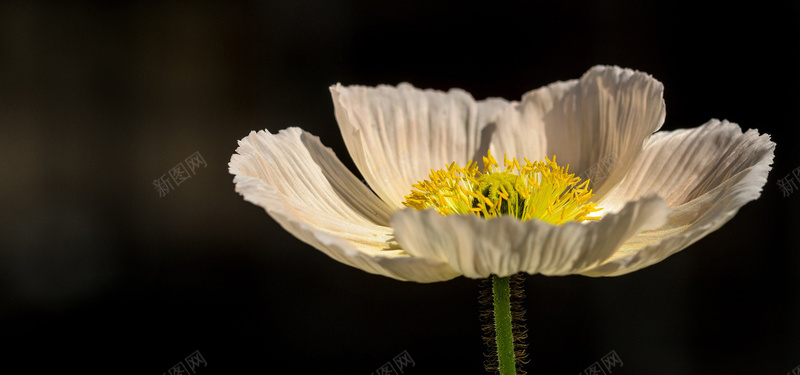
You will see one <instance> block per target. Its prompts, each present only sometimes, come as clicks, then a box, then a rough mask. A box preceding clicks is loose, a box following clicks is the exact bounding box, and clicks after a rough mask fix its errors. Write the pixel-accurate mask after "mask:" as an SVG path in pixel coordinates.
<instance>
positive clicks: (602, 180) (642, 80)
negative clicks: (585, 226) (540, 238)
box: [492, 66, 665, 201]
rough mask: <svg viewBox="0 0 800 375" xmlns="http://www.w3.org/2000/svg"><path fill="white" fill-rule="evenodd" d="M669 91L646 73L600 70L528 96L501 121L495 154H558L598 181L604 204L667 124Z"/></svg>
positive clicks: (578, 171)
mask: <svg viewBox="0 0 800 375" xmlns="http://www.w3.org/2000/svg"><path fill="white" fill-rule="evenodd" d="M663 90H664V89H663V86H662V84H661V83H660V82H658V81H657V80H655V79H654V78H653V77H651V76H650V75H647V74H645V73H641V72H637V71H633V70H630V69H622V68H619V67H606V66H596V67H594V68H592V69H591V70H589V71H588V72H587V73H586V74H584V75H583V77H581V78H580V80H570V81H566V82H556V83H553V84H551V85H549V86H546V87H543V88H540V89H537V90H534V91H531V92H528V93H527V94H525V95H524V96H523V97H522V101H521V102H520V103H518V104H516V105H517V112H518V113H517V114H516V115H514V114H513V113H507V112H506V113H504V116H503V117H502V118H501V120H500V121H498V129H497V132H496V134H495V140H494V141H493V143H492V147H493V148H492V151H493V152H494V153H495V154H497V155H502V154H503V153H512V154H513V156H515V157H517V158H522V157H527V158H529V159H532V158H537V159H541V158H542V157H544V156H548V157H552V156H553V155H555V156H556V157H557V159H558V162H559V164H562V165H566V164H569V166H570V171H572V172H573V173H575V174H576V175H578V176H580V177H583V178H586V177H588V178H590V179H592V189H593V190H594V195H595V197H594V199H593V200H595V201H599V200H600V199H601V198H602V197H603V196H605V195H606V194H607V193H608V192H609V191H610V190H611V188H612V187H613V186H615V185H616V184H617V183H619V181H620V180H622V178H623V177H624V176H625V173H626V172H627V170H628V168H629V167H630V165H631V164H632V163H633V161H634V160H635V159H636V157H637V156H638V155H639V153H640V152H641V150H642V146H643V144H644V142H645V141H646V140H647V139H648V137H649V136H650V135H651V134H652V133H653V132H655V131H657V130H658V129H659V128H660V127H661V125H662V124H663V123H664V116H665V107H664V99H663V98H662V97H663ZM538 134H544V139H543V138H542V137H541V136H537V135H538ZM511 156H512V155H509V158H511Z"/></svg>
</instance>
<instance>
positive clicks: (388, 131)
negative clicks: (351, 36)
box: [330, 83, 507, 209]
mask: <svg viewBox="0 0 800 375" xmlns="http://www.w3.org/2000/svg"><path fill="white" fill-rule="evenodd" d="M330 91H331V96H332V98H333V104H334V108H335V113H336V120H337V121H338V123H339V127H340V129H341V131H342V136H343V137H344V141H345V144H346V145H347V149H348V150H349V152H350V156H351V157H352V158H353V160H354V162H355V164H356V166H357V167H358V169H359V171H361V174H362V175H363V176H364V179H365V180H366V181H367V183H369V185H370V186H371V187H372V189H373V190H375V192H376V193H377V194H378V196H380V197H381V198H382V199H383V200H384V201H386V202H388V203H389V204H391V205H392V206H393V207H394V208H397V209H399V208H403V207H404V206H403V205H402V202H403V198H404V196H406V195H408V194H409V193H410V191H411V185H412V184H414V183H416V182H417V181H419V180H422V179H424V178H425V177H426V176H427V174H428V173H429V172H430V170H431V169H439V168H443V167H444V166H446V165H448V164H450V163H452V162H454V161H455V162H457V163H459V164H461V165H464V164H466V162H467V161H469V160H472V159H475V158H476V157H480V156H482V155H485V154H486V150H487V149H488V147H489V141H490V138H491V130H492V128H488V129H487V125H490V124H491V123H492V121H493V120H494V119H495V118H496V117H497V112H498V111H499V110H500V109H501V108H502V107H503V106H505V105H507V103H505V102H503V101H500V100H492V101H487V102H481V103H476V102H475V100H473V98H472V96H470V95H469V94H468V93H466V92H464V91H462V90H459V89H453V90H450V91H448V92H441V91H435V90H420V89H417V88H415V87H413V86H411V85H409V84H407V83H403V84H400V85H398V86H397V87H392V86H385V85H382V86H378V87H364V86H342V85H335V86H331V88H330ZM478 160H479V159H478Z"/></svg>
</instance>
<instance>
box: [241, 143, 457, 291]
mask: <svg viewBox="0 0 800 375" xmlns="http://www.w3.org/2000/svg"><path fill="white" fill-rule="evenodd" d="M236 152H237V154H234V155H233V157H232V158H231V162H230V164H229V167H230V172H231V174H234V175H235V177H234V183H235V184H236V191H237V192H239V193H240V194H241V195H242V196H243V197H244V199H245V200H247V201H248V202H251V203H254V204H256V205H258V206H261V207H263V208H264V209H265V210H266V211H267V213H269V215H270V216H272V217H273V218H274V219H275V221H277V222H278V223H279V224H280V225H281V226H282V227H283V228H284V229H286V230H287V231H289V232H290V233H292V234H293V235H295V236H296V237H297V238H299V239H301V240H302V241H304V242H306V243H308V244H310V245H311V246H314V247H315V248H317V249H319V250H320V251H322V252H324V253H325V254H327V255H328V256H330V257H331V258H333V259H336V260H338V261H340V262H342V263H345V264H347V265H350V266H353V267H356V268H360V269H362V270H364V271H367V272H370V273H374V274H379V275H384V276H389V277H393V278H396V279H400V280H412V281H418V282H432V281H443V280H449V279H452V278H454V277H456V276H458V273H456V272H455V271H453V270H452V269H450V267H448V266H447V265H446V264H445V263H443V262H438V263H437V262H432V261H430V260H429V259H423V258H414V257H411V256H410V255H408V254H407V253H405V252H404V251H402V250H398V249H396V246H394V247H393V248H392V244H393V241H392V229H391V228H389V227H388V226H386V225H387V223H388V219H389V214H390V212H391V209H390V208H389V207H388V206H387V205H386V204H385V203H384V202H382V201H381V200H380V199H379V198H378V197H376V196H375V195H374V194H373V193H372V192H371V191H370V190H369V188H367V187H366V186H365V185H364V184H363V183H361V182H360V181H359V180H358V179H357V178H356V177H355V176H354V175H353V174H352V173H351V172H350V171H348V170H347V168H346V167H345V166H344V165H343V164H342V163H341V162H340V161H339V159H337V158H336V155H334V154H333V152H332V151H331V150H330V149H329V148H327V147H325V146H323V145H322V143H321V142H320V141H319V138H317V137H315V136H313V135H311V134H309V133H306V132H304V131H302V130H300V129H298V128H289V129H286V130H282V131H280V132H279V133H278V134H276V135H273V134H270V133H269V132H266V131H261V132H258V133H256V132H251V133H250V135H249V136H248V137H246V138H244V139H242V140H241V141H240V142H239V148H238V149H237V150H236Z"/></svg>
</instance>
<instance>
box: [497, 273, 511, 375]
mask: <svg viewBox="0 0 800 375" xmlns="http://www.w3.org/2000/svg"><path fill="white" fill-rule="evenodd" d="M492 294H493V295H494V330H495V333H496V338H497V340H496V341H497V361H498V364H499V369H500V375H516V374H517V369H516V364H515V363H514V335H513V333H512V332H511V295H510V288H509V284H508V277H497V276H495V275H492Z"/></svg>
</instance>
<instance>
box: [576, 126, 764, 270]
mask: <svg viewBox="0 0 800 375" xmlns="http://www.w3.org/2000/svg"><path fill="white" fill-rule="evenodd" d="M774 149H775V143H773V142H771V141H770V140H769V136H768V135H761V136H759V134H758V131H757V130H752V129H751V130H748V131H747V132H746V133H744V134H743V133H742V131H741V129H740V128H739V127H738V126H737V125H735V124H731V123H728V122H720V121H717V120H712V121H709V122H708V123H706V124H705V125H703V126H701V127H698V128H695V129H681V130H676V131H673V132H659V133H657V134H656V135H654V136H653V137H652V138H651V139H650V141H649V142H648V144H647V146H646V147H645V149H644V152H643V153H642V155H641V157H640V158H639V159H638V160H637V161H636V163H635V164H634V165H633V166H632V168H631V170H630V172H629V174H628V176H626V177H625V179H624V180H623V181H622V183H621V184H620V185H619V187H618V189H616V190H615V191H614V192H612V195H610V196H609V197H608V199H607V200H605V201H603V205H605V206H608V207H613V206H615V205H619V204H620V202H624V201H626V200H630V199H636V197H638V196H642V195H645V194H653V193H655V194H658V195H659V196H662V197H665V200H666V202H667V204H668V205H670V207H673V212H672V214H671V215H670V218H669V223H668V224H667V225H666V226H664V227H663V228H659V229H658V230H654V231H649V232H645V233H641V234H639V235H637V236H635V237H634V238H632V239H631V240H630V241H629V242H627V243H625V244H624V245H623V246H622V247H621V248H620V250H619V251H618V252H617V253H616V254H614V256H612V258H610V259H609V261H607V262H606V263H604V264H603V265H601V266H599V267H597V268H596V269H594V270H590V271H587V272H585V274H586V275H589V276H616V275H622V274H626V273H629V272H633V271H636V270H638V269H641V268H644V267H647V266H649V265H652V264H655V263H658V262H660V261H662V260H663V259H665V258H667V257H668V256H670V255H672V254H674V253H676V252H678V251H680V250H682V249H684V248H686V247H687V246H689V245H691V244H692V243H694V242H695V241H697V240H699V239H700V238H702V237H704V236H706V235H707V234H709V233H711V232H713V231H715V230H717V229H718V228H719V227H721V226H722V225H723V224H725V223H726V222H727V221H728V220H730V219H731V218H733V216H734V215H736V212H737V211H738V210H739V208H740V207H742V206H743V205H744V204H745V203H747V202H750V201H752V200H755V199H757V198H758V197H759V196H760V195H761V189H762V187H763V186H764V184H765V183H766V181H767V174H768V172H769V170H770V169H771V167H770V165H771V164H772V159H773V154H774ZM612 209H613V208H612Z"/></svg>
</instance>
